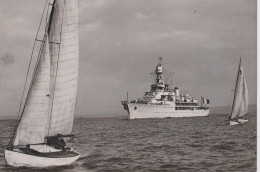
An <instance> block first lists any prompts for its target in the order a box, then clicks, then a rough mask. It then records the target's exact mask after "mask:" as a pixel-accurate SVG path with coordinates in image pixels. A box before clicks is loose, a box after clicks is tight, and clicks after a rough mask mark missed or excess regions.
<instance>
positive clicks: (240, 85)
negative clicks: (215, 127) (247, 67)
mask: <svg viewBox="0 0 260 172" xmlns="http://www.w3.org/2000/svg"><path fill="white" fill-rule="evenodd" d="M247 114H248V88H247V84H246V80H245V77H244V72H243V69H242V65H241V58H240V61H239V67H238V73H237V80H236V86H235V93H234V98H233V105H232V111H231V113H230V114H229V116H228V118H227V119H226V120H225V122H226V123H227V124H229V125H236V124H239V123H245V122H248V119H247V118H245V115H247Z"/></svg>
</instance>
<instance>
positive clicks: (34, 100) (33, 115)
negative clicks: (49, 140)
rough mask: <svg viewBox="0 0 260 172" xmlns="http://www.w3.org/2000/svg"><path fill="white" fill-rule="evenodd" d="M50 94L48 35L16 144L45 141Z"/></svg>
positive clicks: (19, 127) (17, 133) (18, 130)
mask: <svg viewBox="0 0 260 172" xmlns="http://www.w3.org/2000/svg"><path fill="white" fill-rule="evenodd" d="M49 94H50V55H49V41H48V37H47V36H46V40H45V42H44V44H43V48H42V51H41V55H40V59H39V61H38V65H37V67H36V73H35V77H34V79H33V81H32V86H31V89H30V90H29V94H28V98H27V102H26V104H25V108H24V113H23V115H22V118H21V121H20V123H19V126H18V129H17V132H16V137H15V140H14V145H25V144H36V143H42V142H43V141H44V135H45V134H44V133H45V124H46V117H47V115H48V105H49V99H50V98H49Z"/></svg>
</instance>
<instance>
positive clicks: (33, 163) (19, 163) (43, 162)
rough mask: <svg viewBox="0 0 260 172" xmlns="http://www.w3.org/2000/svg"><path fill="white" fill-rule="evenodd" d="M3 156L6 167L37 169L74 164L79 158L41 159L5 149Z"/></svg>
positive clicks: (77, 156)
mask: <svg viewBox="0 0 260 172" xmlns="http://www.w3.org/2000/svg"><path fill="white" fill-rule="evenodd" d="M4 156H5V160H6V163H7V165H10V166H13V167H37V168H39V167H40V168H45V167H55V166H64V165H69V164H71V163H73V162H75V161H76V160H77V159H78V158H79V157H80V155H79V154H78V153H77V155H76V156H72V157H62V158H60V157H59V158H53V157H41V156H35V155H29V154H25V153H23V152H17V151H11V150H7V149H4Z"/></svg>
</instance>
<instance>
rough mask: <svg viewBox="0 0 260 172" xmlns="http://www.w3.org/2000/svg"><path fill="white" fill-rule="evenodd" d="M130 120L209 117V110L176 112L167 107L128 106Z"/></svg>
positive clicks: (131, 104) (132, 104)
mask: <svg viewBox="0 0 260 172" xmlns="http://www.w3.org/2000/svg"><path fill="white" fill-rule="evenodd" d="M128 109H129V119H138V118H182V117H199V116H208V114H209V109H196V110H175V107H171V106H167V105H149V104H135V103H130V104H128Z"/></svg>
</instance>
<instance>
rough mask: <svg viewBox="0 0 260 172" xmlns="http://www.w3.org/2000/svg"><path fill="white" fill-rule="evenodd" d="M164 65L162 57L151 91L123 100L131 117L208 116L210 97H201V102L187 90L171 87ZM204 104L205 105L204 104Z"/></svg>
mask: <svg viewBox="0 0 260 172" xmlns="http://www.w3.org/2000/svg"><path fill="white" fill-rule="evenodd" d="M163 72H164V67H163V65H162V57H159V63H158V64H157V66H156V69H155V71H154V72H153V73H152V74H153V75H154V76H155V77H154V83H153V84H152V85H151V89H150V91H149V92H145V94H144V96H143V98H139V99H137V100H132V101H128V93H127V100H124V101H121V103H122V105H123V107H124V109H125V110H127V112H128V114H129V119H136V118H171V117H173V118H179V117H196V116H207V115H208V114H209V111H210V109H209V107H207V106H206V105H207V104H209V99H205V98H203V97H201V104H200V105H199V102H198V99H195V98H192V97H191V96H189V94H188V93H187V91H185V92H182V91H180V90H179V88H178V87H175V88H174V89H171V88H170V86H169V85H170V84H168V83H167V82H165V81H164V80H163ZM203 105H204V106H203Z"/></svg>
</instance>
